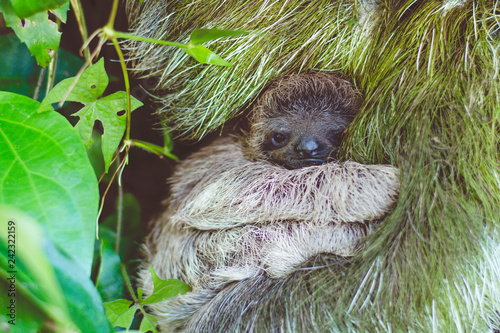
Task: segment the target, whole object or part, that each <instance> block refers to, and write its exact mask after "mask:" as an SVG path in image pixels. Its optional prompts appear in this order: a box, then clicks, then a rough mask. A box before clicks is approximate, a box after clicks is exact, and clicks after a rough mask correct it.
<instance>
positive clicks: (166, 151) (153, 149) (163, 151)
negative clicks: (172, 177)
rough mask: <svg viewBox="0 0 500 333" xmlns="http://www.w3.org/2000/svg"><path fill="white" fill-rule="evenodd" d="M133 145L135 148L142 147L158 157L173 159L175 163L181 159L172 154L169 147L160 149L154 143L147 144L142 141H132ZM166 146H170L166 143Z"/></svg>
mask: <svg viewBox="0 0 500 333" xmlns="http://www.w3.org/2000/svg"><path fill="white" fill-rule="evenodd" d="M132 143H133V144H134V146H137V147H141V148H143V149H146V150H147V151H149V152H151V153H153V154H156V155H158V156H167V157H168V158H171V159H173V160H174V161H178V160H179V159H178V158H177V156H175V155H174V154H172V153H170V149H169V147H166V146H164V147H160V146H158V145H155V144H154V143H150V142H146V141H141V140H136V139H134V140H132ZM165 144H168V143H167V142H165Z"/></svg>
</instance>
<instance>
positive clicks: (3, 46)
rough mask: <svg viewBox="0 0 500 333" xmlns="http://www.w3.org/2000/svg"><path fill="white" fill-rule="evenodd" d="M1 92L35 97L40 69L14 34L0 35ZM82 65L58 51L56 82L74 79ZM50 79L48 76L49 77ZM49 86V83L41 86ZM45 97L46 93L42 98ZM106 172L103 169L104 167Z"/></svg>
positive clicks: (70, 56)
mask: <svg viewBox="0 0 500 333" xmlns="http://www.w3.org/2000/svg"><path fill="white" fill-rule="evenodd" d="M0 50H2V51H1V52H2V56H1V57H0V90H6V91H10V92H14V93H18V94H21V95H25V96H33V94H34V92H35V88H36V86H37V83H38V76H39V74H40V70H41V68H40V67H39V66H37V64H36V60H35V58H33V57H32V56H31V54H30V52H29V50H28V49H27V48H26V45H24V44H23V43H21V41H20V40H19V38H17V36H16V35H15V34H7V35H0ZM82 65H83V61H82V60H80V59H79V58H78V57H77V56H75V55H73V54H71V53H69V52H67V51H64V50H62V49H61V50H59V54H58V57H57V69H56V77H55V82H59V81H61V80H63V79H66V78H68V77H69V76H71V75H75V74H76V73H77V72H78V70H79V69H80V68H81V67H82ZM46 76H47V75H45V77H46ZM41 86H42V87H45V86H46V80H44V82H43V83H42V85H41ZM43 97H45V90H44V89H42V91H41V92H40V98H43ZM103 170H104V165H103Z"/></svg>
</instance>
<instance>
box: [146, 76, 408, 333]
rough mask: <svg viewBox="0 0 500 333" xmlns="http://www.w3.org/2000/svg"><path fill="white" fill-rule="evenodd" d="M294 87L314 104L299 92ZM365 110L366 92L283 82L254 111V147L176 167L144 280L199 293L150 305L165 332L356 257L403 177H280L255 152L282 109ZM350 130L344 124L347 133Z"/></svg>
mask: <svg viewBox="0 0 500 333" xmlns="http://www.w3.org/2000/svg"><path fill="white" fill-rule="evenodd" d="M313 75H319V77H320V80H316V79H315V78H314V77H313ZM325 78H328V80H329V81H328V84H325V85H321V86H312V87H309V88H307V89H304V84H307V83H311V82H312V83H311V84H312V85H314V83H315V82H316V83H317V82H321V83H324V79H325ZM334 79H335V80H337V79H338V81H335V80H334ZM340 80H342V81H340ZM280 82H282V83H291V84H290V85H288V86H287V85H285V86H282V85H280ZM297 82H299V85H300V86H301V89H304V91H307V93H306V95H307V96H309V97H313V98H314V97H316V98H314V99H313V100H311V99H307V98H305V97H304V95H301V94H298V93H296V92H293V91H294V90H293V89H295V88H296V87H293V84H295V83H297ZM344 82H345V84H344ZM290 86H292V87H290ZM280 87H284V88H283V89H284V90H283V92H284V93H283V95H281V94H280ZM311 91H312V92H313V93H311ZM337 93H339V96H333V95H335V94H337ZM323 95H331V96H323ZM322 97H324V99H323V100H320V101H317V100H318V99H321V98H322ZM349 97H351V99H350V100H349ZM301 98H302V99H305V100H302V101H300V99H301ZM301 102H302V104H301ZM316 102H317V103H316ZM359 103H360V96H359V93H357V92H356V91H355V89H354V88H353V86H352V85H351V84H350V83H348V81H344V80H343V79H342V78H341V77H334V76H332V75H331V74H305V75H304V76H303V77H302V76H301V75H297V76H292V77H291V80H290V77H289V78H286V79H285V80H281V81H278V82H277V83H273V84H272V85H271V88H270V89H268V90H266V91H265V92H264V94H263V95H262V96H261V98H260V99H259V100H258V102H257V104H256V105H255V106H254V107H253V109H252V110H253V113H254V114H255V116H254V117H253V118H252V119H254V121H256V122H257V123H258V126H253V127H252V130H251V132H250V139H248V138H242V137H235V136H227V137H224V138H221V139H218V140H216V141H215V142H213V143H212V144H211V145H209V146H207V147H205V148H204V149H202V150H201V151H199V152H197V153H195V154H193V155H192V156H191V157H189V158H188V159H187V160H185V161H183V162H181V163H180V164H179V165H178V168H177V171H176V172H175V174H174V175H173V177H172V178H171V196H170V198H169V200H168V207H167V209H166V211H165V212H164V213H163V215H162V216H160V217H159V218H158V219H157V220H156V222H155V227H154V229H153V232H152V234H151V235H150V237H149V239H148V242H147V244H146V262H145V263H144V264H143V269H142V270H141V273H140V277H141V287H142V288H144V290H145V293H146V294H150V293H151V292H152V287H153V284H152V280H151V277H150V275H149V268H150V266H153V267H154V269H155V272H156V273H157V275H158V276H159V277H161V278H176V279H180V280H182V281H184V282H186V283H188V284H189V285H191V286H192V287H193V291H192V292H189V293H187V294H186V295H183V296H177V297H175V298H173V299H170V300H167V301H163V302H160V303H156V304H152V305H150V308H151V310H152V311H153V314H154V315H155V317H156V318H157V319H158V321H159V323H160V327H161V329H162V330H166V331H177V330H186V331H198V330H199V329H200V327H198V326H197V323H199V322H200V320H201V319H200V318H201V317H205V316H208V313H210V312H212V311H214V310H215V309H214V307H213V306H212V305H211V303H212V302H214V303H213V304H218V303H219V302H221V301H223V299H224V296H222V295H225V294H227V293H229V294H228V297H229V298H230V296H229V295H230V294H231V290H234V289H235V288H236V289H238V288H237V287H235V284H240V283H243V284H249V283H250V284H252V283H257V284H258V285H260V284H264V285H267V286H269V287H270V288H274V287H272V286H276V284H279V283H280V281H281V283H283V282H285V281H287V279H289V277H290V276H292V275H294V274H296V272H297V271H298V270H301V271H304V272H306V271H307V270H310V269H315V266H316V265H315V264H314V263H313V262H311V261H314V260H316V259H317V260H320V261H321V260H327V258H329V257H331V256H334V257H335V258H338V257H339V256H340V257H350V256H352V255H354V254H355V253H357V252H358V251H359V248H360V246H361V240H362V239H363V238H364V237H365V236H366V235H367V234H368V233H370V231H371V229H372V227H373V224H374V223H373V221H376V220H377V219H380V218H381V217H383V216H384V215H385V214H386V213H387V212H388V211H389V210H390V209H391V207H392V206H393V204H394V203H395V201H396V198H397V194H398V191H399V179H398V175H399V174H398V170H397V169H396V168H394V167H392V166H389V165H362V164H359V163H355V162H345V163H342V164H339V163H337V162H330V163H326V164H321V165H311V166H308V167H304V168H283V167H281V166H279V165H276V163H271V162H274V161H271V162H270V161H267V160H266V158H267V157H268V156H267V155H266V154H260V155H259V154H256V153H255V152H261V150H260V141H261V140H264V139H263V138H264V136H263V135H260V132H261V131H262V128H265V126H266V119H271V118H274V117H278V116H280V114H281V113H282V112H283V111H282V110H283V107H285V109H286V110H287V111H286V113H287V119H291V118H293V117H292V116H293V112H298V113H299V115H303V114H306V113H307V110H310V112H311V113H313V114H314V115H316V116H317V117H321V114H322V113H324V112H331V110H334V111H336V112H333V114H334V115H338V114H339V113H340V114H341V115H347V116H348V117H351V118H352V116H353V115H354V114H355V112H357V107H358V105H359ZM318 105H319V106H318ZM290 106H292V107H290ZM311 106H312V107H311ZM339 110H340V111H339ZM320 119H321V118H320ZM331 119H337V118H336V117H333V118H331ZM322 122H323V123H324V120H322ZM349 122H350V121H349ZM347 124H348V122H346V123H342V124H341V125H340V126H342V131H344V129H345V126H347ZM333 125H334V126H335V125H336V124H333ZM252 147H253V148H252ZM278 164H281V163H278ZM268 280H272V281H273V282H268ZM252 281H253V282H252ZM229 298H228V299H229Z"/></svg>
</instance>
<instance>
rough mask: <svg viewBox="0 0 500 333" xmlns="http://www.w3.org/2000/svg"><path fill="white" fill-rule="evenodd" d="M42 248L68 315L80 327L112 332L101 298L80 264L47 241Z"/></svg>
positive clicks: (84, 329) (83, 329) (90, 330)
mask: <svg viewBox="0 0 500 333" xmlns="http://www.w3.org/2000/svg"><path fill="white" fill-rule="evenodd" d="M45 251H46V252H47V255H48V257H49V259H50V262H51V263H52V265H53V266H54V270H55V272H56V276H57V279H58V281H59V284H60V285H61V287H62V290H63V293H64V297H65V299H66V304H67V305H68V308H69V310H70V311H69V313H70V316H71V319H72V320H73V322H74V323H75V324H76V325H77V326H78V328H79V329H80V331H81V332H102V333H106V332H113V331H114V330H113V329H112V327H111V326H110V324H109V322H108V320H107V318H106V315H105V311H104V306H103V303H102V299H101V297H100V295H99V293H98V292H97V290H96V288H95V286H94V284H93V283H92V281H91V280H90V277H89V276H88V275H86V274H85V273H84V272H83V271H82V268H81V266H80V264H79V263H78V262H76V261H74V260H73V259H71V258H70V257H69V256H67V255H66V254H65V253H63V252H62V251H58V250H57V249H56V247H55V246H53V245H52V246H51V244H47V245H46V246H45Z"/></svg>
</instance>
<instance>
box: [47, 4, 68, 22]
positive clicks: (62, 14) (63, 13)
mask: <svg viewBox="0 0 500 333" xmlns="http://www.w3.org/2000/svg"><path fill="white" fill-rule="evenodd" d="M68 11H69V2H66V3H65V4H64V5H62V6H61V7H59V8H55V9H53V10H51V12H52V13H54V15H55V16H57V17H58V18H59V19H60V20H61V22H63V23H66V20H67V18H68Z"/></svg>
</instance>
